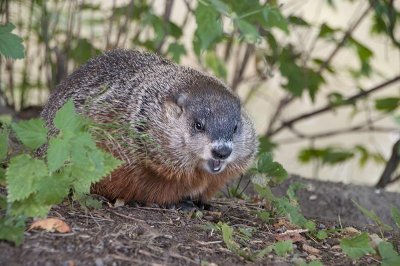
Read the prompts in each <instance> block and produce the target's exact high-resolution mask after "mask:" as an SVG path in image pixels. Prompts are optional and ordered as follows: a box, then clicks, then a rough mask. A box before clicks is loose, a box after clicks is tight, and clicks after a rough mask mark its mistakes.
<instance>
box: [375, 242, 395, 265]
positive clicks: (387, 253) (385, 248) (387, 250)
mask: <svg viewBox="0 0 400 266" xmlns="http://www.w3.org/2000/svg"><path fill="white" fill-rule="evenodd" d="M378 250H379V255H380V256H381V258H382V264H381V265H382V266H397V265H399V264H400V256H399V254H398V253H397V252H396V251H395V250H394V248H393V245H392V244H391V243H389V242H385V241H382V242H380V243H379V245H378Z"/></svg>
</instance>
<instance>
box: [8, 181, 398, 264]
mask: <svg viewBox="0 0 400 266" xmlns="http://www.w3.org/2000/svg"><path fill="white" fill-rule="evenodd" d="M294 180H299V178H297V177H295V178H291V179H290V180H289V181H288V182H287V183H286V184H284V185H283V187H282V188H278V189H275V190H276V193H277V194H279V193H282V191H283V190H284V187H285V186H287V184H288V183H290V182H293V181H294ZM302 181H303V182H305V183H306V184H308V187H309V188H308V189H306V190H304V191H302V192H300V202H301V203H302V208H303V211H304V213H305V214H306V215H307V216H309V217H318V218H317V220H316V221H317V226H318V227H319V228H341V227H344V226H353V227H355V228H358V229H360V230H368V231H369V232H374V231H376V228H375V227H373V226H368V225H367V224H366V223H365V222H366V220H364V218H363V217H362V216H361V215H359V212H358V211H357V210H356V209H355V207H354V206H353V203H352V202H351V201H350V200H349V199H350V198H355V200H357V201H359V203H360V204H362V205H363V206H364V207H367V208H368V207H369V206H366V205H368V204H372V205H373V207H374V209H375V210H376V211H377V212H378V213H379V215H381V212H382V213H384V212H385V210H386V209H387V208H386V207H387V206H389V205H390V204H393V205H397V206H398V207H399V206H400V205H399V202H400V197H399V195H398V194H395V193H385V192H381V193H380V194H373V193H372V192H371V191H373V189H371V188H362V187H356V186H345V185H343V184H332V183H324V182H318V181H310V180H302ZM310 184H311V185H313V186H314V188H312V186H310ZM211 205H212V210H211V211H202V212H201V213H202V217H194V216H195V215H193V212H191V211H180V210H174V209H161V208H154V207H133V206H121V207H112V206H110V205H108V204H103V208H101V209H98V210H91V211H84V210H82V209H80V208H79V207H73V206H71V205H69V204H64V205H60V206H56V207H54V208H53V209H52V211H51V213H50V215H49V216H50V217H57V218H60V219H61V220H63V221H65V222H66V223H67V224H68V225H70V226H71V228H72V231H71V232H70V233H66V234H60V233H54V232H45V231H37V230H33V231H27V232H26V233H25V242H24V244H23V245H22V246H20V247H14V246H13V245H11V244H9V243H6V242H0V250H1V251H0V265H66V266H73V265H96V266H102V265H243V264H248V265H295V264H296V261H299V259H304V260H307V261H310V260H314V259H319V260H320V261H321V262H323V263H324V265H378V264H379V257H373V256H366V257H364V258H363V259H362V260H361V261H359V262H357V263H353V262H352V261H351V260H350V259H348V258H347V257H346V256H345V255H344V254H343V253H342V252H341V251H340V248H338V244H339V237H341V236H339V235H332V236H331V237H329V238H328V239H325V240H323V241H316V240H315V239H313V238H312V237H309V236H308V235H307V233H300V235H301V236H302V237H303V239H302V240H301V241H300V242H296V243H295V245H294V246H295V249H294V253H292V254H289V255H288V256H286V257H278V256H277V255H276V254H275V253H274V252H272V253H270V254H269V255H267V256H265V257H264V258H262V259H258V260H255V261H251V260H246V259H244V258H242V257H240V256H238V255H237V254H234V253H233V252H231V251H230V250H229V249H227V247H226V245H225V243H224V242H223V239H222V235H221V233H220V232H218V230H215V228H214V229H213V227H212V226H211V225H212V224H215V223H217V222H219V221H222V222H225V223H228V224H229V225H230V226H232V227H233V228H234V229H235V230H239V229H240V228H242V229H251V231H252V236H251V238H250V239H249V240H248V241H244V242H243V243H241V242H240V241H238V243H239V244H240V245H241V247H242V248H243V249H244V250H246V248H245V247H246V246H247V248H250V249H251V250H253V251H257V250H261V249H263V248H264V247H266V246H268V245H270V244H273V243H274V242H276V240H277V238H278V237H279V236H282V234H284V233H285V231H286V232H287V230H288V229H291V228H288V224H285V222H281V224H280V225H279V223H276V224H266V223H264V222H262V221H261V220H260V219H259V218H257V216H256V215H255V212H257V211H259V210H261V206H259V205H258V204H256V203H248V202H246V201H243V200H237V199H226V198H218V199H216V200H214V201H213V202H211ZM372 205H371V206H372ZM338 215H340V217H341V220H340V221H339V220H338V217H339V216H338ZM381 217H384V219H387V218H389V216H388V215H387V214H386V213H385V215H383V216H381ZM388 222H389V221H388ZM344 223H346V225H344ZM294 230H295V229H294ZM387 237H388V238H389V240H390V241H392V242H394V243H395V245H396V246H397V248H399V246H400V234H399V232H398V231H394V232H392V233H390V234H389V235H387ZM310 247H314V248H315V249H314V250H313V249H312V248H310Z"/></svg>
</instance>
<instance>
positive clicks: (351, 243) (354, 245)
mask: <svg viewBox="0 0 400 266" xmlns="http://www.w3.org/2000/svg"><path fill="white" fill-rule="evenodd" d="M340 247H341V248H342V250H343V252H344V253H346V255H347V256H349V257H350V258H352V259H354V260H357V259H359V258H361V257H362V256H364V255H366V254H368V253H370V254H375V250H374V249H373V248H372V247H371V245H370V243H369V237H368V234H367V233H361V234H359V235H357V236H355V237H353V238H344V239H342V240H341V241H340Z"/></svg>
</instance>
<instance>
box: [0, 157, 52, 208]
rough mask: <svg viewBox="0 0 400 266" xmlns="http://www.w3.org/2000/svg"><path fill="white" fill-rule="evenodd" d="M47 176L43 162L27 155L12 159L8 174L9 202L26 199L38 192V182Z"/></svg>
mask: <svg viewBox="0 0 400 266" xmlns="http://www.w3.org/2000/svg"><path fill="white" fill-rule="evenodd" d="M47 175H48V171H47V167H46V165H45V163H44V162H43V161H42V160H37V159H33V158H32V157H30V156H29V155H26V154H22V155H19V156H16V157H14V158H12V159H11V161H10V165H9V167H8V169H7V173H6V178H7V188H8V195H7V199H8V201H9V202H13V201H17V200H23V199H26V198H27V197H29V195H31V194H32V193H34V192H35V191H36V190H37V187H36V182H37V180H39V179H40V178H43V177H46V176H47Z"/></svg>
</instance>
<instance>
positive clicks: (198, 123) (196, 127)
mask: <svg viewBox="0 0 400 266" xmlns="http://www.w3.org/2000/svg"><path fill="white" fill-rule="evenodd" d="M194 128H195V129H196V130H198V131H202V130H204V125H203V124H202V123H200V122H195V123H194Z"/></svg>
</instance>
